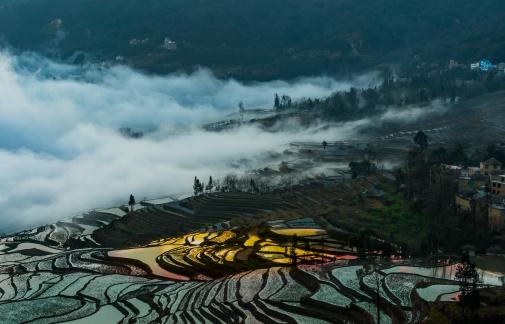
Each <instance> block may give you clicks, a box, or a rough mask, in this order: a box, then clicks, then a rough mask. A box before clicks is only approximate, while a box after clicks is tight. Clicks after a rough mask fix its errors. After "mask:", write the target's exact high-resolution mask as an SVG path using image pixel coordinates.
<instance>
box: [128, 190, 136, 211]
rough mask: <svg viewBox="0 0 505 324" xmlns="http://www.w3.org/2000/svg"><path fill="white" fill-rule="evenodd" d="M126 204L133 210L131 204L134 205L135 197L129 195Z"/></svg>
mask: <svg viewBox="0 0 505 324" xmlns="http://www.w3.org/2000/svg"><path fill="white" fill-rule="evenodd" d="M128 205H129V206H130V209H131V211H133V206H135V197H134V196H133V194H132V195H130V200H129V201H128Z"/></svg>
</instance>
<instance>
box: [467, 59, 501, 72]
mask: <svg viewBox="0 0 505 324" xmlns="http://www.w3.org/2000/svg"><path fill="white" fill-rule="evenodd" d="M470 69H471V70H481V71H483V72H487V71H491V70H498V71H501V72H503V71H505V63H503V62H501V63H498V64H496V65H495V64H493V63H491V61H489V60H481V61H479V62H476V63H471V64H470Z"/></svg>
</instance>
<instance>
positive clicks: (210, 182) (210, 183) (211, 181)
mask: <svg viewBox="0 0 505 324" xmlns="http://www.w3.org/2000/svg"><path fill="white" fill-rule="evenodd" d="M213 188H214V182H213V180H212V176H210V177H209V182H208V183H207V186H206V187H205V190H206V191H212V189H213Z"/></svg>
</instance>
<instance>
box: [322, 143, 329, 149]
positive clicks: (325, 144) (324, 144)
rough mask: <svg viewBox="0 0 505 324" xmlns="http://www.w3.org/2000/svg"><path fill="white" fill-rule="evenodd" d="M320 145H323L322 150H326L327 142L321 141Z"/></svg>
mask: <svg viewBox="0 0 505 324" xmlns="http://www.w3.org/2000/svg"><path fill="white" fill-rule="evenodd" d="M322 145H323V150H326V147H327V146H328V142H326V141H323V143H322Z"/></svg>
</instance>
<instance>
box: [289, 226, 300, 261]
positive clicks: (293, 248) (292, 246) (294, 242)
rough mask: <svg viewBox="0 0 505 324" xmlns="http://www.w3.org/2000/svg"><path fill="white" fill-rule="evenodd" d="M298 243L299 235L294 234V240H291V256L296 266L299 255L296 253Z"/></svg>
mask: <svg viewBox="0 0 505 324" xmlns="http://www.w3.org/2000/svg"><path fill="white" fill-rule="evenodd" d="M297 245H298V237H297V235H296V234H295V235H293V240H292V242H291V255H290V258H291V264H292V265H294V266H296V263H297V261H298V260H297V255H296V246H297Z"/></svg>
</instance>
